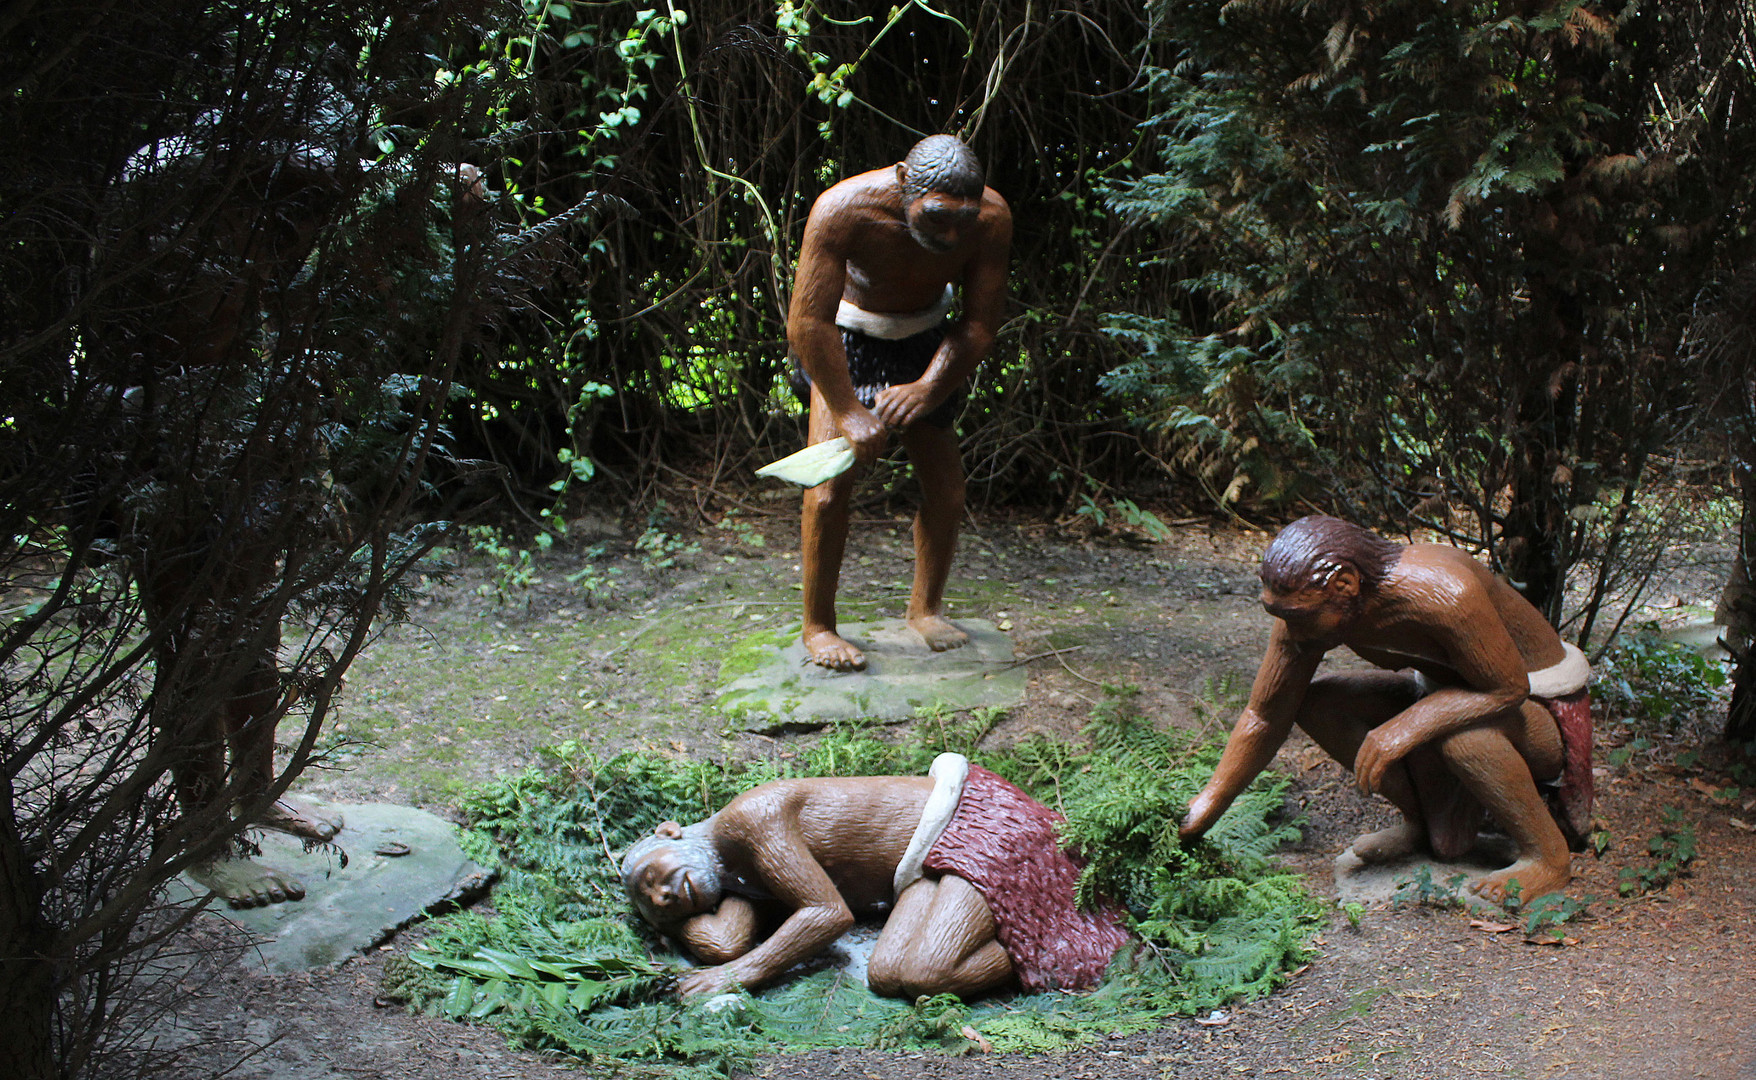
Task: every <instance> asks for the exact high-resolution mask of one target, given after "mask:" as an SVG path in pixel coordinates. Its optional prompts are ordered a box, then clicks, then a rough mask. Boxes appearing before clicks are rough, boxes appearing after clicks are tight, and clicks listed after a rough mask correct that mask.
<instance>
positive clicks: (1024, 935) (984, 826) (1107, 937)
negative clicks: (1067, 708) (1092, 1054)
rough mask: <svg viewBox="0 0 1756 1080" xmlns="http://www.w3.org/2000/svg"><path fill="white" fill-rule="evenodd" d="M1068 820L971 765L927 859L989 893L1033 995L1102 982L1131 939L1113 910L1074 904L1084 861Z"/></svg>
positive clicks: (1016, 967) (1005, 941)
mask: <svg viewBox="0 0 1756 1080" xmlns="http://www.w3.org/2000/svg"><path fill="white" fill-rule="evenodd" d="M1061 821H1062V817H1061V815H1060V814H1057V813H1055V812H1054V811H1053V810H1050V809H1049V808H1048V807H1046V806H1044V805H1042V804H1041V803H1039V802H1037V801H1036V800H1035V799H1032V798H1031V797H1030V796H1029V795H1026V794H1025V793H1024V792H1022V791H1020V790H1018V789H1017V788H1016V787H1013V786H1012V785H1011V784H1009V783H1007V782H1006V781H1005V780H1002V779H1001V778H1000V777H998V776H995V775H994V774H993V773H991V772H989V771H988V770H986V769H984V768H982V767H981V766H979V765H971V766H970V767H969V779H968V780H966V781H965V782H964V788H963V797H962V798H961V799H959V800H958V803H957V813H956V814H954V815H953V816H952V818H951V822H950V823H949V824H948V825H946V826H945V831H944V832H943V833H942V834H940V836H939V839H938V841H937V842H935V843H934V844H933V846H932V848H931V849H930V850H929V851H928V852H927V858H926V862H925V863H924V864H923V865H924V866H925V867H926V869H928V870H932V871H935V872H937V873H941V874H956V875H957V876H958V877H961V878H963V879H965V880H966V881H968V882H969V883H970V884H972V885H974V886H975V887H976V890H977V891H978V892H980V893H981V894H982V897H983V898H984V899H985V900H987V902H988V907H989V908H990V909H991V910H992V911H993V912H994V922H995V923H996V924H997V926H998V933H997V936H998V937H999V939H1000V945H1001V947H1002V948H1004V949H1005V950H1006V955H1007V956H1008V957H1009V958H1011V960H1012V970H1013V972H1014V973H1015V974H1016V975H1017V976H1018V981H1019V984H1020V985H1022V986H1023V987H1024V989H1025V990H1027V991H1030V992H1032V993H1034V992H1036V991H1039V990H1049V989H1056V988H1059V989H1065V990H1083V989H1086V988H1087V987H1091V986H1094V985H1096V984H1097V982H1098V980H1100V979H1102V978H1103V976H1104V970H1105V969H1106V968H1108V967H1109V964H1110V958H1111V957H1112V956H1114V955H1115V952H1116V950H1117V949H1119V948H1121V947H1122V946H1123V945H1126V944H1127V943H1128V941H1129V940H1130V939H1129V935H1128V932H1127V931H1126V930H1124V929H1123V928H1122V925H1121V921H1120V919H1119V917H1118V913H1117V911H1116V910H1115V909H1114V908H1112V907H1109V906H1105V907H1101V908H1098V909H1097V910H1094V911H1081V910H1080V909H1079V908H1078V906H1077V905H1076V904H1075V903H1074V886H1075V885H1076V884H1077V883H1078V881H1079V871H1080V869H1081V867H1082V864H1081V863H1080V862H1079V861H1077V860H1075V859H1074V858H1073V857H1072V856H1070V855H1068V854H1067V853H1066V852H1064V851H1062V850H1061V845H1060V843H1059V842H1058V841H1057V840H1056V837H1055V831H1056V828H1057V827H1058V826H1059V825H1060V824H1061Z"/></svg>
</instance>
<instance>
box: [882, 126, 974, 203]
mask: <svg viewBox="0 0 1756 1080" xmlns="http://www.w3.org/2000/svg"><path fill="white" fill-rule="evenodd" d="M903 164H904V165H907V166H908V179H907V180H905V181H904V182H903V186H902V197H903V202H904V203H912V202H914V201H915V200H916V199H919V198H921V197H923V196H926V195H930V194H932V193H933V192H935V191H937V192H943V193H944V194H946V195H956V196H958V197H959V198H963V199H979V198H981V197H982V188H983V187H984V186H985V185H986V183H987V179H986V175H985V174H984V173H983V171H982V163H981V162H980V161H978V160H977V159H976V153H975V151H974V150H971V149H970V148H969V146H968V144H966V143H965V142H964V141H963V140H962V139H960V138H958V137H957V136H955V135H929V136H927V137H926V138H924V139H922V140H921V141H920V142H918V143H916V144H915V145H914V149H912V150H910V151H909V152H908V157H906V158H903Z"/></svg>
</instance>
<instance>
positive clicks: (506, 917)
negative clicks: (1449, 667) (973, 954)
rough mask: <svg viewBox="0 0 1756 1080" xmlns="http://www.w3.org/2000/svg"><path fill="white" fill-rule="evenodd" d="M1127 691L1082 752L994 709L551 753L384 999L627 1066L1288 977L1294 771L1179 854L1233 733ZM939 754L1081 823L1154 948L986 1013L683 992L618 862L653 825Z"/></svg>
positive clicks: (1052, 1026) (1102, 887) (880, 1042)
mask: <svg viewBox="0 0 1756 1080" xmlns="http://www.w3.org/2000/svg"><path fill="white" fill-rule="evenodd" d="M1132 697H1133V695H1132V692H1131V691H1128V690H1111V691H1109V692H1108V693H1107V694H1106V698H1105V700H1104V701H1103V702H1102V703H1101V704H1100V705H1099V706H1098V707H1097V708H1096V709H1094V710H1093V713H1092V717H1091V719H1090V722H1089V723H1088V724H1087V726H1086V728H1085V731H1084V735H1085V739H1086V741H1085V742H1084V743H1081V744H1078V745H1074V744H1069V743H1063V742H1053V741H1048V740H1043V739H1035V740H1031V741H1027V742H1024V743H1021V744H1020V745H1018V746H1016V747H1014V748H1012V749H1010V750H1005V751H997V752H988V751H981V750H977V749H975V746H976V743H977V742H978V741H979V740H980V738H981V737H982V735H984V734H985V733H986V732H987V730H988V729H989V727H991V726H992V724H993V722H994V719H995V717H994V716H993V715H991V714H983V713H977V714H975V715H973V716H969V717H964V718H955V717H947V716H943V715H936V714H935V715H929V716H926V717H923V718H922V719H921V720H920V721H918V722H917V723H916V724H915V726H914V728H913V731H912V733H911V734H910V735H909V736H907V737H906V738H905V739H903V740H901V741H897V742H887V741H885V740H882V739H880V738H878V737H876V736H875V735H874V734H873V733H872V732H871V731H870V730H864V729H857V728H849V729H844V730H841V731H838V732H835V733H832V734H830V735H828V736H826V737H825V738H823V739H822V740H820V741H819V742H818V743H817V744H816V745H815V746H814V747H813V748H811V749H809V750H802V751H800V752H799V753H798V754H797V756H795V757H792V758H790V759H788V760H774V761H754V762H736V763H728V762H713V761H680V760H672V759H667V758H663V757H659V756H656V755H651V754H642V753H634V752H629V753H622V754H618V755H616V756H614V757H611V758H601V757H598V756H596V755H594V754H592V753H590V752H588V751H586V750H584V749H582V748H580V747H578V746H576V745H572V744H569V745H564V746H561V747H557V748H555V749H553V750H552V751H549V752H548V757H549V761H550V764H549V767H548V768H546V769H544V770H540V771H537V770H533V771H532V772H530V773H528V774H526V775H523V776H519V777H516V778H513V779H509V780H505V781H502V782H499V783H496V784H494V785H492V786H491V787H489V788H486V789H484V790H482V791H480V792H479V793H477V794H476V795H475V796H474V797H473V798H472V799H471V800H470V801H469V803H468V806H467V810H468V812H469V814H470V815H471V820H472V823H473V831H472V832H471V833H470V834H469V845H470V847H471V848H472V849H473V850H472V855H474V856H475V857H476V858H477V860H478V861H483V862H488V863H492V862H494V861H495V860H497V861H498V862H499V864H500V866H501V868H502V872H503V875H504V876H503V878H502V880H501V882H500V884H499V885H498V886H497V887H496V890H495V892H494V896H493V907H494V911H493V913H492V914H491V915H484V914H480V913H476V912H470V911H466V912H461V913H458V914H455V915H451V916H447V917H445V918H443V919H441V920H439V921H438V922H437V923H436V924H435V926H434V928H433V931H432V932H431V933H429V934H428V935H427V937H426V938H425V940H424V941H423V942H422V944H421V946H420V947H418V948H416V949H415V950H413V951H411V952H410V953H409V954H408V955H407V956H406V957H399V958H397V959H395V960H393V961H391V962H390V963H388V964H387V965H386V967H385V973H384V990H385V992H386V993H387V994H388V995H389V996H392V997H395V998H398V999H401V1000H404V1001H407V1002H409V1003H411V1005H413V1006H415V1007H417V1008H422V1009H427V1010H431V1011H436V1012H440V1013H443V1014H446V1015H450V1016H454V1017H458V1018H466V1017H467V1018H471V1019H475V1020H478V1021H480V1022H485V1023H490V1024H493V1025H495V1026H496V1027H498V1028H500V1029H501V1030H504V1031H505V1032H507V1033H508V1034H509V1035H511V1036H513V1037H514V1038H515V1039H516V1040H517V1041H519V1042H520V1043H521V1044H523V1045H526V1046H529V1047H532V1048H541V1049H548V1050H554V1051H559V1052H563V1053H567V1054H572V1055H575V1056H578V1057H581V1058H585V1059H589V1060H592V1061H595V1062H598V1063H600V1064H602V1065H605V1066H615V1067H616V1068H617V1069H618V1071H619V1072H620V1073H621V1074H622V1075H635V1076H637V1075H641V1074H643V1073H647V1072H649V1071H650V1072H654V1073H658V1072H663V1073H667V1074H669V1075H670V1076H672V1077H677V1076H678V1075H679V1073H681V1074H685V1075H695V1076H703V1077H705V1076H725V1075H728V1074H729V1073H731V1072H733V1071H739V1070H744V1069H747V1068H748V1067H749V1065H750V1063H751V1061H752V1060H753V1059H754V1056H755V1055H756V1054H758V1053H764V1052H771V1051H777V1050H801V1049H810V1048H822V1047H835V1046H860V1047H875V1048H895V1049H911V1050H921V1049H929V1048H939V1049H944V1050H948V1051H952V1052H958V1051H961V1050H965V1049H969V1048H972V1047H973V1046H974V1045H975V1043H974V1042H972V1040H971V1039H970V1038H969V1037H968V1035H967V1034H966V1033H965V1028H966V1027H967V1028H969V1029H971V1030H973V1031H974V1032H976V1033H979V1035H980V1037H981V1038H983V1039H985V1040H986V1041H987V1042H988V1044H989V1045H991V1046H992V1048H993V1049H994V1050H995V1051H998V1052H1025V1053H1028V1052H1043V1051H1053V1050H1062V1049H1066V1048H1069V1047H1072V1046H1077V1045H1080V1044H1083V1043H1086V1042H1089V1041H1091V1040H1094V1039H1096V1038H1099V1037H1101V1036H1103V1035H1107V1034H1109V1033H1112V1032H1119V1033H1128V1032H1134V1031H1140V1030H1145V1029H1147V1028H1150V1027H1153V1026H1155V1025H1156V1024H1157V1023H1159V1022H1160V1020H1161V1019H1162V1018H1163V1017H1165V1016H1167V1015H1172V1014H1184V1015H1188V1014H1194V1013H1198V1012H1204V1011H1207V1010H1209V1009H1212V1008H1214V1007H1216V1006H1218V1005H1220V1004H1223V1003H1225V1002H1227V1001H1231V1000H1233V999H1236V998H1240V997H1244V998H1248V997H1255V996H1259V995H1261V994H1264V993H1266V992H1268V991H1269V990H1271V989H1273V988H1274V987H1275V986H1276V985H1277V984H1278V983H1279V981H1280V980H1281V979H1282V978H1284V976H1285V973H1286V972H1287V971H1288V970H1289V969H1290V968H1292V967H1293V966H1294V965H1296V964H1298V963H1299V962H1300V961H1301V960H1302V959H1303V957H1304V955H1305V948H1306V941H1307V940H1308V938H1309V936H1310V934H1311V932H1312V930H1313V928H1314V926H1315V921H1316V915H1317V912H1318V907H1317V904H1316V903H1315V901H1314V900H1313V899H1312V898H1311V896H1310V895H1309V894H1308V893H1307V892H1306V890H1305V889H1304V887H1303V885H1302V883H1301V882H1300V881H1299V879H1298V878H1297V877H1296V876H1294V875H1290V874H1285V873H1279V872H1277V871H1276V869H1275V867H1274V865H1273V864H1272V862H1271V860H1270V853H1271V852H1272V851H1273V850H1274V849H1275V848H1276V847H1277V846H1279V845H1280V844H1282V843H1284V842H1286V841H1288V840H1292V839H1296V838H1297V836H1298V833H1297V828H1296V823H1294V822H1291V821H1288V820H1286V819H1285V818H1284V817H1283V815H1282V793H1283V791H1284V789H1285V781H1283V780H1277V779H1275V778H1273V777H1265V778H1263V779H1262V780H1259V781H1258V783H1257V784H1256V786H1255V787H1253V788H1252V789H1251V790H1250V791H1249V792H1248V793H1247V794H1246V795H1244V796H1243V797H1241V798H1240V799H1239V800H1238V801H1237V802H1236V803H1235V804H1234V805H1233V806H1232V809H1231V810H1230V811H1229V812H1228V813H1227V814H1226V816H1225V817H1224V818H1223V819H1222V820H1221V822H1220V823H1219V825H1218V826H1217V827H1216V828H1215V829H1214V830H1213V832H1212V833H1211V834H1210V836H1209V838H1208V840H1207V841H1204V842H1203V843H1201V844H1200V845H1196V846H1194V847H1192V848H1189V849H1185V848H1183V847H1180V846H1179V844H1178V843H1177V836H1176V826H1177V821H1178V819H1179V818H1180V816H1181V815H1182V813H1183V810H1184V808H1185V807H1186V806H1187V804H1188V801H1189V799H1190V797H1191V796H1193V795H1194V794H1195V792H1196V791H1197V790H1199V788H1200V786H1201V784H1202V783H1203V782H1204V781H1205V780H1206V778H1207V776H1208V775H1209V774H1210V773H1211V772H1212V769H1213V764H1214V762H1215V761H1216V760H1217V756H1218V750H1219V748H1218V745H1217V744H1216V743H1214V742H1211V741H1205V742H1204V741H1198V740H1196V739H1195V738H1194V737H1192V736H1190V735H1188V734H1187V733H1182V732H1176V731H1170V732H1165V731H1158V730H1155V729H1154V728H1153V726H1152V725H1151V724H1150V723H1149V722H1147V721H1146V720H1144V719H1143V718H1142V717H1140V716H1139V715H1138V713H1137V712H1136V710H1135V709H1134V708H1133V707H1132ZM942 750H956V751H959V752H961V753H965V754H968V755H969V757H970V758H971V759H972V760H974V761H976V762H979V763H980V764H982V765H984V766H986V767H988V768H990V769H992V770H994V771H995V772H997V773H999V774H1000V775H1002V776H1004V777H1006V778H1007V779H1009V780H1011V781H1012V782H1013V783H1015V784H1017V785H1019V786H1020V787H1022V788H1023V789H1025V790H1026V791H1028V792H1030V793H1031V794H1032V795H1034V796H1036V797H1037V798H1038V799H1040V800H1041V801H1043V802H1044V803H1046V804H1048V805H1049V806H1052V807H1055V808H1057V809H1058V810H1060V811H1061V812H1062V813H1064V814H1065V815H1066V817H1067V827H1066V833H1065V835H1066V839H1067V841H1068V843H1069V844H1070V845H1073V846H1074V847H1075V848H1077V849H1078V850H1080V851H1082V852H1084V853H1085V854H1086V855H1087V857H1088V858H1089V865H1088V867H1087V870H1086V874H1085V877H1084V878H1083V879H1082V881H1081V888H1082V889H1083V890H1087V891H1090V890H1097V891H1101V892H1103V893H1105V894H1106V895H1109V896H1111V897H1114V898H1116V899H1118V900H1120V901H1121V902H1122V903H1123V904H1124V905H1125V906H1126V907H1127V908H1128V910H1129V912H1130V913H1131V914H1132V916H1133V919H1134V928H1135V931H1136V932H1137V933H1138V935H1139V936H1140V938H1141V940H1142V941H1143V942H1144V946H1143V947H1141V948H1139V949H1137V950H1135V952H1134V955H1132V956H1128V955H1123V956H1120V957H1119V958H1118V959H1117V961H1116V962H1115V964H1113V965H1112V968H1111V971H1110V973H1109V976H1108V977H1107V979H1106V980H1105V982H1104V983H1103V984H1102V985H1101V986H1099V987H1098V988H1097V989H1096V990H1094V991H1092V992H1090V993H1084V994H1067V993H1042V994H1034V995H1016V994H1015V995H1000V996H996V997H992V998H989V999H986V1000H983V1001H979V1002H975V1003H972V1004H964V1003H962V1002H960V1001H958V1000H957V999H955V998H952V997H949V996H946V997H939V998H930V999H923V1000H921V1001H918V1002H915V1003H912V1004H910V1003H904V1002H898V1001H891V1000H887V999H883V998H878V997H876V996H874V995H873V994H872V993H871V992H870V991H869V990H867V989H866V987H865V986H864V985H863V984H860V983H857V982H854V981H851V980H849V979H847V978H846V977H845V976H842V975H840V974H839V973H838V972H836V971H819V972H818V973H816V974H813V975H808V976H805V977H803V978H799V979H795V980H793V981H791V982H788V983H783V984H782V985H780V986H777V987H775V988H772V989H769V990H765V991H762V992H760V993H758V994H755V995H753V996H752V995H739V996H738V997H737V998H736V999H732V1000H723V999H722V1000H718V1001H714V1002H711V1003H708V1004H705V1005H704V1004H702V1003H691V1004H687V1005H686V1004H682V1003H679V1002H678V1001H677V999H676V997H675V995H674V994H671V993H669V992H668V991H669V990H670V987H671V985H672V984H673V983H674V980H675V976H676V972H678V971H679V970H681V969H682V968H683V967H684V966H685V961H684V960H683V959H682V958H680V957H678V956H675V955H671V954H669V953H667V952H665V951H664V949H663V947H662V945H661V944H660V943H659V942H658V941H657V940H656V939H655V938H654V937H653V936H652V935H651V934H650V933H649V932H648V931H646V930H645V929H644V928H643V927H641V926H639V925H638V923H637V922H636V921H635V920H634V918H633V917H632V913H631V909H630V907H629V904H628V902H627V900H626V898H625V897H624V895H623V894H622V892H621V888H620V885H619V883H618V880H617V878H616V876H615V871H614V868H613V856H614V854H615V853H618V852H620V851H621V850H622V849H623V848H625V847H626V846H627V845H628V844H629V843H631V842H632V841H633V840H635V839H636V838H637V837H639V836H641V835H643V834H645V833H647V832H648V831H650V830H651V829H652V827H653V826H654V825H656V824H658V823H659V822H661V821H665V820H667V819H675V820H678V821H685V822H687V821H694V820H699V819H700V818H703V817H706V816H707V815H709V814H711V813H712V812H713V811H714V810H716V809H718V808H719V807H720V806H721V805H723V804H724V803H725V802H726V801H727V800H729V799H730V798H731V797H732V796H733V795H735V794H736V793H738V792H740V791H743V790H744V789H746V788H748V787H751V786H754V785H755V784H759V783H762V782H764V781H767V780H772V779H776V778H779V777H784V776H881V775H921V774H923V773H924V772H925V770H926V767H927V765H928V764H929V763H930V762H931V760H932V758H933V756H934V755H935V754H937V753H939V752H940V751H942Z"/></svg>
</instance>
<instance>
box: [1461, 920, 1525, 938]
mask: <svg viewBox="0 0 1756 1080" xmlns="http://www.w3.org/2000/svg"><path fill="white" fill-rule="evenodd" d="M1469 928H1470V929H1471V930H1480V931H1481V932H1482V933H1484V934H1504V933H1505V932H1506V931H1508V930H1511V929H1514V927H1513V925H1512V924H1511V923H1503V922H1489V921H1488V920H1486V919H1471V920H1470V921H1469Z"/></svg>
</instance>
